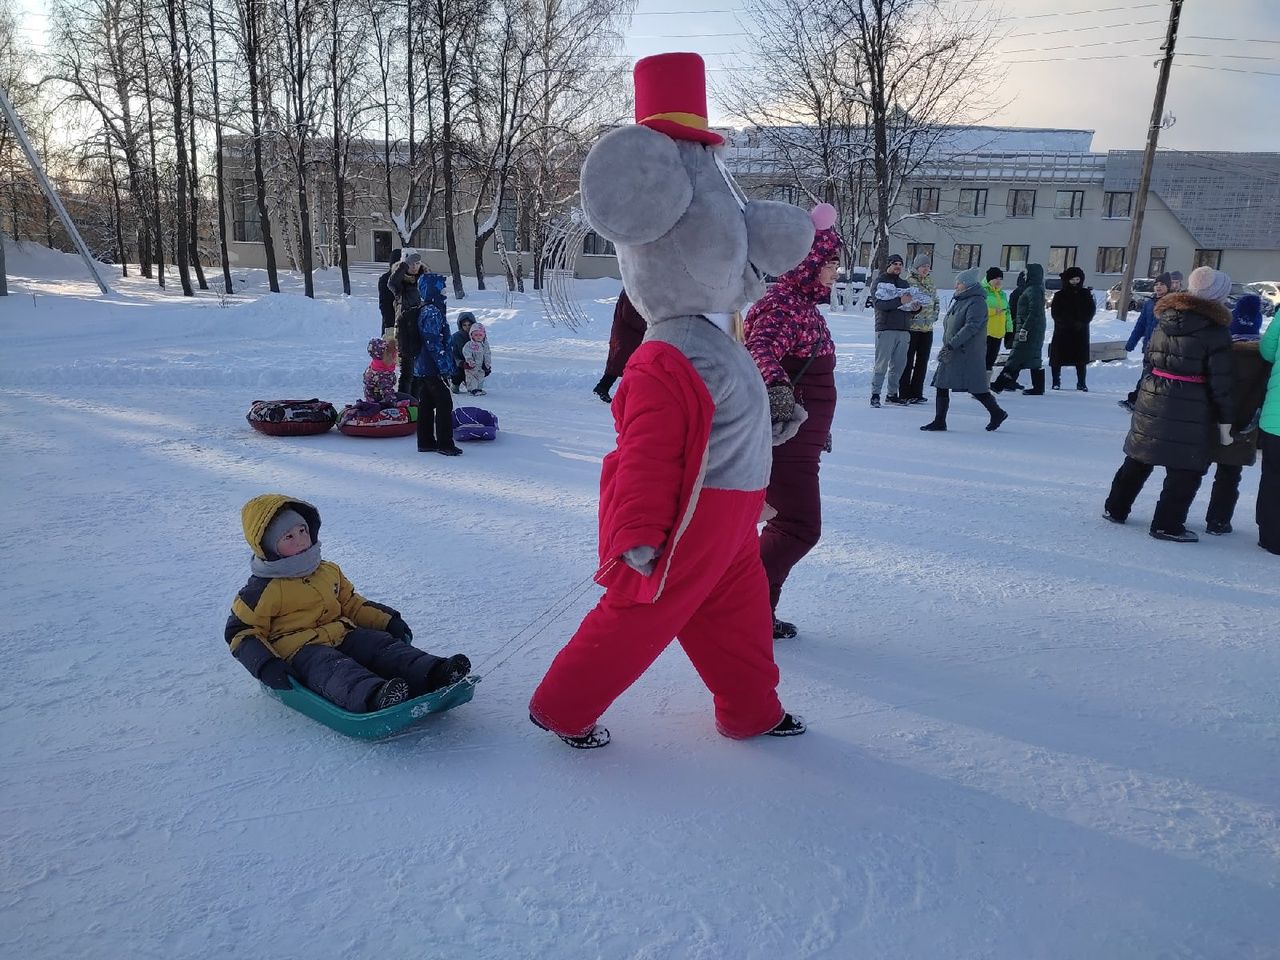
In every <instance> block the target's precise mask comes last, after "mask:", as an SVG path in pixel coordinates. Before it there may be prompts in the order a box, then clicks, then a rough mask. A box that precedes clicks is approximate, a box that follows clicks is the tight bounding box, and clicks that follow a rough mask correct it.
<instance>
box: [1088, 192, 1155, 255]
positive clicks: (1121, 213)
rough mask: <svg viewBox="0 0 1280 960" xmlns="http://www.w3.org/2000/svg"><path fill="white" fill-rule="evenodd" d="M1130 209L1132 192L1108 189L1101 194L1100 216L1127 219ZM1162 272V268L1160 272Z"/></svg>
mask: <svg viewBox="0 0 1280 960" xmlns="http://www.w3.org/2000/svg"><path fill="white" fill-rule="evenodd" d="M1132 210H1133V194H1132V193H1113V192H1112V191H1110V190H1108V191H1107V192H1106V193H1104V194H1103V195H1102V216H1103V217H1104V218H1106V219H1107V220H1128V219H1129V216H1130V212H1131V211H1132ZM1163 272H1164V271H1163V270H1162V271H1161V273H1163ZM1152 276H1155V274H1152Z"/></svg>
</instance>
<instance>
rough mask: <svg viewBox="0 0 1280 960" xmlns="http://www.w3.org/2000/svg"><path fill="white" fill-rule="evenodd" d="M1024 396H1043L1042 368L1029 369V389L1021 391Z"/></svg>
mask: <svg viewBox="0 0 1280 960" xmlns="http://www.w3.org/2000/svg"><path fill="white" fill-rule="evenodd" d="M1022 395H1023V396H1024V397H1043V396H1044V370H1042V369H1041V370H1032V371H1031V389H1030V390H1024V391H1023V392H1022Z"/></svg>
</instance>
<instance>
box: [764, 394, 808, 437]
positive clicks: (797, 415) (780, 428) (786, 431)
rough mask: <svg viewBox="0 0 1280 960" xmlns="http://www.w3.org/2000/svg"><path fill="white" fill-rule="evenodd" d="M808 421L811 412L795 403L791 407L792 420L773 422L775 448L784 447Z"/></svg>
mask: <svg viewBox="0 0 1280 960" xmlns="http://www.w3.org/2000/svg"><path fill="white" fill-rule="evenodd" d="M808 419H809V411H807V410H805V408H804V407H802V406H800V404H798V403H793V404H792V405H791V419H790V420H782V421H778V420H775V421H774V422H773V427H772V430H773V445H774V446H775V447H780V446H782V445H783V444H784V443H786V442H787V441H788V440H790V439H791V438H792V437H794V436H795V435H796V434H797V433H799V432H800V427H801V426H802V425H803V424H804V422H805V421H806V420H808Z"/></svg>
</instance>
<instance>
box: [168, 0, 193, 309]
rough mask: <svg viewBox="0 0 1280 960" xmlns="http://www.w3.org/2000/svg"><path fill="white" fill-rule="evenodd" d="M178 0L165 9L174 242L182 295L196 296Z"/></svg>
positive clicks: (174, 0) (170, 2)
mask: <svg viewBox="0 0 1280 960" xmlns="http://www.w3.org/2000/svg"><path fill="white" fill-rule="evenodd" d="M177 7H178V0H167V2H166V3H165V8H166V11H167V13H168V14H169V72H170V87H171V89H172V91H173V147H174V151H175V153H176V154H177V164H178V196H177V198H176V203H175V204H174V206H175V207H176V208H177V211H176V212H177V215H178V231H177V236H176V238H175V240H174V244H173V246H174V251H173V255H174V258H175V259H176V260H177V263H178V279H179V280H180V281H181V282H182V295H183V296H184V297H194V296H195V290H193V289H192V287H191V269H190V265H189V264H188V263H187V253H188V251H187V241H188V239H189V236H190V229H191V228H190V224H189V218H190V213H191V212H190V210H188V209H187V134H186V131H185V130H183V128H182V101H183V98H184V94H183V90H182V58H181V57H179V56H178V9H177Z"/></svg>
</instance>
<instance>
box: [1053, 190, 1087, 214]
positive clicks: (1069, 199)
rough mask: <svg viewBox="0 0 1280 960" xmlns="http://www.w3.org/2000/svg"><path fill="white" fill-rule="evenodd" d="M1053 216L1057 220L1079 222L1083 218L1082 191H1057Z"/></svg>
mask: <svg viewBox="0 0 1280 960" xmlns="http://www.w3.org/2000/svg"><path fill="white" fill-rule="evenodd" d="M1053 215H1054V216H1055V217H1057V218H1058V219H1059V220H1079V219H1080V218H1081V217H1083V216H1084V191H1083V190H1059V191H1058V202H1057V204H1056V205H1055V206H1054V208H1053Z"/></svg>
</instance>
